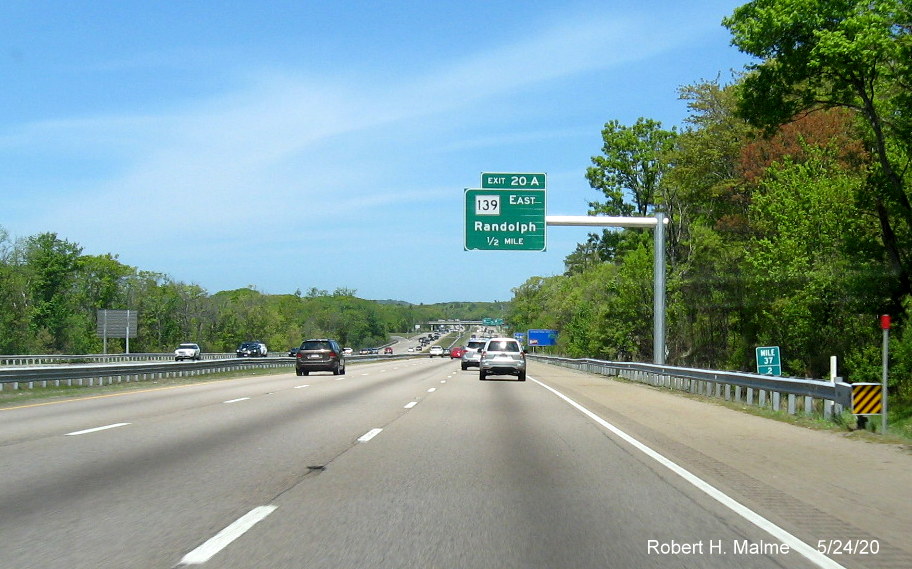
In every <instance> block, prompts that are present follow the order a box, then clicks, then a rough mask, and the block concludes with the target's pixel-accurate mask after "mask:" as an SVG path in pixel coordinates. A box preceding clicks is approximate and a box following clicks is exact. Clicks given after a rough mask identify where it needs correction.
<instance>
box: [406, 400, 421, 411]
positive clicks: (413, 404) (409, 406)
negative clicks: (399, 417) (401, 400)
mask: <svg viewBox="0 0 912 569" xmlns="http://www.w3.org/2000/svg"><path fill="white" fill-rule="evenodd" d="M415 405H418V402H417V401H412V402H410V403H406V404H405V408H406V409H411V408H412V407H414V406H415Z"/></svg>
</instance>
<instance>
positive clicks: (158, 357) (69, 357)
mask: <svg viewBox="0 0 912 569" xmlns="http://www.w3.org/2000/svg"><path fill="white" fill-rule="evenodd" d="M282 355H284V354H282ZM235 356H236V354H235V353H234V352H228V353H209V354H207V353H204V354H200V358H201V359H203V360H223V359H226V358H233V357H235ZM269 357H281V356H278V355H277V356H273V355H272V354H270V356H269ZM173 360H174V352H167V353H154V354H37V355H36V354H21V355H0V366H33V365H48V364H73V363H77V364H89V363H96V364H100V363H118V362H121V363H124V362H145V361H151V362H167V361H173Z"/></svg>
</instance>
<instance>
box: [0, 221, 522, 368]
mask: <svg viewBox="0 0 912 569" xmlns="http://www.w3.org/2000/svg"><path fill="white" fill-rule="evenodd" d="M99 309H120V310H125V309H130V310H135V311H137V312H138V314H139V326H138V331H137V332H138V337H137V338H134V339H131V341H130V351H131V352H168V351H171V350H174V349H175V348H176V347H177V345H178V344H179V343H181V342H195V343H198V344H200V346H201V347H202V348H203V350H204V351H207V352H231V351H234V349H235V348H236V347H237V346H238V344H239V343H241V342H243V341H248V340H257V341H262V342H264V343H265V344H266V345H267V346H268V347H269V349H270V350H271V351H273V352H276V351H285V350H288V349H289V348H290V347H292V346H298V345H300V344H301V341H302V340H304V339H305V338H310V337H330V338H335V339H337V340H338V341H339V342H340V343H341V344H342V345H344V346H351V347H353V348H360V347H369V346H378V345H382V344H384V343H386V342H388V341H389V336H390V334H391V333H403V334H405V333H411V332H414V330H415V325H418V324H423V323H425V322H427V321H429V320H436V319H460V320H479V319H481V318H483V317H487V316H490V315H492V314H498V315H499V314H503V312H504V311H505V310H506V306H505V304H504V303H496V302H449V303H440V304H429V305H422V304H419V305H416V304H410V303H408V302H404V301H374V300H365V299H362V298H358V297H357V296H356V291H354V290H352V289H346V288H339V289H336V290H334V291H332V292H329V291H326V290H321V289H317V288H310V289H308V290H307V291H306V292H302V291H300V290H298V291H295V292H294V293H292V294H278V295H276V294H265V293H262V292H260V291H258V290H256V289H255V288H254V287H252V286H251V287H247V288H242V289H237V290H230V291H220V292H217V293H214V294H210V293H208V292H207V291H206V290H205V289H203V288H202V287H200V286H198V285H195V284H186V283H183V282H179V281H176V280H174V279H172V278H171V277H169V276H167V275H164V274H161V273H155V272H150V271H143V270H139V269H137V268H136V267H131V266H129V265H125V264H123V263H121V262H120V261H119V260H118V259H117V257H116V255H113V254H111V253H108V254H104V255H85V254H83V250H82V247H80V246H79V245H78V244H77V243H72V242H70V241H68V240H66V239H63V238H61V237H59V236H58V235H57V234H55V233H42V234H39V235H34V236H30V237H25V238H19V239H15V240H13V239H11V238H10V236H9V234H8V232H7V231H5V230H4V229H3V228H2V227H0V353H4V354H45V353H62V354H91V353H101V351H102V349H103V346H102V344H103V339H102V338H101V337H99V335H98V334H97V333H96V328H97V326H96V318H97V311H98V310H99ZM125 347H126V346H125V342H124V340H123V339H111V338H109V339H108V352H109V353H118V352H122V351H124V349H125Z"/></svg>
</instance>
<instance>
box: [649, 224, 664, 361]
mask: <svg viewBox="0 0 912 569" xmlns="http://www.w3.org/2000/svg"><path fill="white" fill-rule="evenodd" d="M655 218H656V226H655V235H654V237H655V247H654V251H653V261H654V263H653V264H654V266H655V268H654V269H653V275H654V276H653V290H652V297H653V301H652V302H653V326H654V328H655V330H654V331H653V335H652V353H653V357H652V359H653V362H654V363H656V364H658V365H665V214H664V213H662V212H657V213H656V214H655Z"/></svg>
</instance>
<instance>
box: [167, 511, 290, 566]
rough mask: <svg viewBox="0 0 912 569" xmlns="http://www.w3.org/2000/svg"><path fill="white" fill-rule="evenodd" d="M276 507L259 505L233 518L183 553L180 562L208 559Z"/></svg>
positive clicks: (194, 562) (201, 561)
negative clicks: (202, 541) (220, 529)
mask: <svg viewBox="0 0 912 569" xmlns="http://www.w3.org/2000/svg"><path fill="white" fill-rule="evenodd" d="M277 507H278V506H260V507H258V508H254V509H252V510H250V511H249V512H247V513H246V514H244V515H243V516H241V517H240V518H238V519H237V520H235V521H234V523H232V524H231V525H229V526H228V527H226V528H225V529H223V530H222V531H220V532H218V533H217V534H215V535H214V536H212V537H211V538H210V539H209V540H208V541H206V542H205V543H203V544H202V545H200V546H199V547H197V548H196V549H194V550H193V551H191V552H190V553H188V554H187V555H184V558H183V559H181V561H180V564H181V565H200V564H203V563H205V562H207V561H209V560H210V559H212V557H213V556H214V555H215V554H216V553H218V552H219V551H221V550H223V549H225V548H226V547H228V545H229V544H231V542H232V541H234V540H236V539H237V538H239V537H241V536H242V535H244V533H246V532H247V531H248V530H249V529H250V528H252V527H253V526H255V525H256V524H257V523H259V522H261V521H262V520H263V519H264V518H265V517H266V516H268V515H269V514H271V513H272V512H274V511H275V510H276V508H277Z"/></svg>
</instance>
